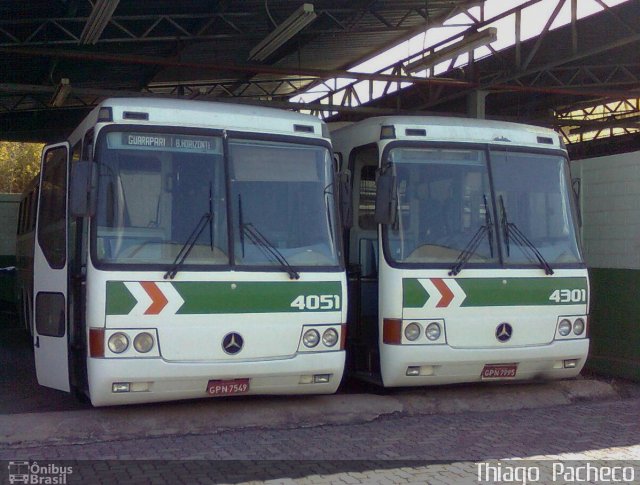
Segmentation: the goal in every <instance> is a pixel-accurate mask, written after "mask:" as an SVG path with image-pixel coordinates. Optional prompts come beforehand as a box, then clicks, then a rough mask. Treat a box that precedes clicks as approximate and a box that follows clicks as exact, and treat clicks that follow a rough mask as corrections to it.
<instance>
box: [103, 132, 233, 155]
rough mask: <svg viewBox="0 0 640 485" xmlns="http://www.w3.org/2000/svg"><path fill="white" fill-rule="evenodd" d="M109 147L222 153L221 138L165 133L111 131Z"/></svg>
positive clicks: (108, 138)
mask: <svg viewBox="0 0 640 485" xmlns="http://www.w3.org/2000/svg"><path fill="white" fill-rule="evenodd" d="M107 144H108V146H109V148H120V149H123V148H127V149H145V150H154V151H155V150H163V151H171V152H176V151H180V152H192V153H216V154H220V153H222V149H221V142H220V138H218V137H213V136H190V135H174V134H165V133H109V134H108V135H107Z"/></svg>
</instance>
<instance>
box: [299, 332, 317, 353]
mask: <svg viewBox="0 0 640 485" xmlns="http://www.w3.org/2000/svg"><path fill="white" fill-rule="evenodd" d="M302 342H303V343H304V345H305V346H306V347H309V348H310V349H312V348H313V347H315V346H316V345H318V342H320V334H319V333H318V331H317V330H313V329H311V330H307V331H306V332H305V333H304V335H303V336H302Z"/></svg>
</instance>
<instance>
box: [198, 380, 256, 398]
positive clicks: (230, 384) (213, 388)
mask: <svg viewBox="0 0 640 485" xmlns="http://www.w3.org/2000/svg"><path fill="white" fill-rule="evenodd" d="M246 392H249V379H229V380H214V381H209V383H208V384H207V394H209V395H210V396H233V395H235V394H244V393H246Z"/></svg>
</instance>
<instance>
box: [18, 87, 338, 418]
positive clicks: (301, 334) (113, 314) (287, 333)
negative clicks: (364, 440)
mask: <svg viewBox="0 0 640 485" xmlns="http://www.w3.org/2000/svg"><path fill="white" fill-rule="evenodd" d="M336 186H337V185H336V183H335V182H334V161H333V157H332V149H331V144H330V140H329V138H328V132H327V130H326V126H325V125H324V124H323V123H322V122H321V121H319V120H317V119H315V118H313V117H310V116H306V115H300V114H298V113H291V112H286V111H279V110H274V109H268V108H259V107H249V106H241V105H232V104H226V103H207V102H195V101H181V100H160V99H153V100H152V99H109V100H106V101H104V102H102V103H101V104H100V105H98V106H97V107H96V108H95V109H94V110H93V111H91V113H90V114H89V115H88V116H87V118H86V119H85V120H84V121H83V122H82V123H81V124H80V126H79V127H78V128H77V129H76V130H75V131H74V132H73V133H72V134H71V136H70V137H69V139H68V140H67V141H65V142H63V143H58V144H55V145H50V146H47V147H45V149H44V151H43V155H42V170H41V175H40V181H39V187H40V191H39V203H38V210H37V218H36V224H35V230H34V232H33V234H34V236H33V237H34V238H35V244H34V246H35V250H34V258H33V266H34V268H33V290H32V291H33V297H32V301H33V312H24V313H25V314H26V315H33V321H32V322H29V323H27V327H28V328H32V332H33V342H34V348H35V363H36V370H37V377H38V382H39V383H40V384H41V385H43V386H47V387H52V388H55V389H60V390H63V391H73V390H75V391H77V392H78V393H80V394H86V395H87V396H88V397H89V398H90V400H91V402H92V403H93V404H94V405H96V406H101V405H111V404H128V403H141V402H150V401H164V400H173V399H186V398H197V397H206V396H222V395H233V394H310V393H333V392H335V391H336V389H337V387H338V385H339V383H340V380H341V378H342V373H343V368H344V361H345V352H344V337H345V328H344V324H345V322H346V299H347V295H346V276H345V270H344V263H343V257H342V249H341V243H340V238H339V236H338V228H339V217H338V216H337V213H336V207H337V205H336V197H337V191H336V190H335V187H336Z"/></svg>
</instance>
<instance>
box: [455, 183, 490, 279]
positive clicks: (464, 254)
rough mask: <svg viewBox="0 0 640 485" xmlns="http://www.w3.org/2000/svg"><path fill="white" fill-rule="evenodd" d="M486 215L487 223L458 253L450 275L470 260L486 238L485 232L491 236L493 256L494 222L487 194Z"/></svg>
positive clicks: (485, 197)
mask: <svg viewBox="0 0 640 485" xmlns="http://www.w3.org/2000/svg"><path fill="white" fill-rule="evenodd" d="M483 197H484V217H485V221H486V224H484V225H482V226H480V227H479V228H478V230H477V231H476V233H475V234H474V235H473V236H472V237H471V240H470V241H469V242H468V243H467V245H466V246H465V247H464V249H463V250H462V251H461V252H460V254H459V255H458V258H457V259H456V262H455V263H454V265H453V267H452V268H451V271H449V276H456V275H457V274H458V273H460V271H462V268H463V267H464V266H465V265H466V264H467V263H468V262H469V260H470V259H471V256H473V254H475V252H476V249H478V246H480V242H481V241H482V239H483V238H484V236H485V234H486V235H488V237H489V252H490V254H491V257H493V222H492V220H491V214H490V213H489V208H488V205H487V196H486V195H484V196H483Z"/></svg>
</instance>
